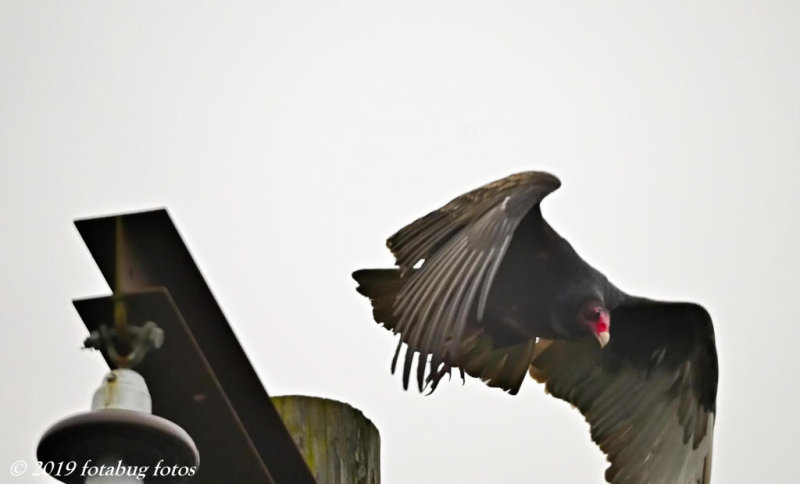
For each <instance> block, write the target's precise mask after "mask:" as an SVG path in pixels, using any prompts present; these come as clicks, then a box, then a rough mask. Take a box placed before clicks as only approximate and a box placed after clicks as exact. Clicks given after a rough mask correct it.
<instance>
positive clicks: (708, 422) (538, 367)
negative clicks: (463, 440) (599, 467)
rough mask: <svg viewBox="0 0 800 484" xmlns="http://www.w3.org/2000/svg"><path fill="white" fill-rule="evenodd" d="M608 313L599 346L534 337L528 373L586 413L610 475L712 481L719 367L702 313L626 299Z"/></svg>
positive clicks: (619, 479) (686, 483) (631, 479)
mask: <svg viewBox="0 0 800 484" xmlns="http://www.w3.org/2000/svg"><path fill="white" fill-rule="evenodd" d="M611 320H612V326H611V334H612V337H611V342H610V343H609V344H608V345H607V346H606V347H605V348H604V349H600V347H599V346H598V345H597V342H596V341H595V340H594V339H593V338H589V339H584V340H579V341H563V340H559V341H539V342H537V348H536V350H535V356H534V360H533V364H532V366H531V371H530V373H531V376H533V377H534V378H535V379H536V380H538V381H539V382H542V383H546V389H547V391H548V392H549V393H551V394H552V395H553V396H555V397H558V398H560V399H563V400H566V401H568V402H569V403H571V404H573V405H574V406H575V407H577V408H578V409H579V410H580V411H581V413H582V414H583V415H584V416H585V417H586V420H587V421H588V422H589V424H590V426H591V434H592V440H594V441H595V442H596V443H597V444H598V445H599V446H600V448H601V449H602V450H603V452H605V453H606V454H607V455H608V459H609V461H610V462H611V466H610V467H609V468H608V470H607V471H606V479H607V480H608V481H609V482H611V483H613V484H623V483H624V484H628V483H630V484H634V483H644V482H647V483H654V484H659V483H663V484H673V483H675V484H698V483H700V484H706V483H708V482H709V475H710V471H711V442H712V435H713V427H714V415H715V412H716V404H715V401H716V390H717V372H718V368H717V357H716V350H715V345H714V331H713V328H712V325H711V319H710V317H709V316H708V313H706V311H705V310H704V309H703V308H702V307H700V306H697V305H694V304H685V303H657V302H652V301H647V300H643V299H631V300H629V301H628V303H627V304H623V305H621V306H619V307H617V308H616V309H614V310H613V311H612V313H611Z"/></svg>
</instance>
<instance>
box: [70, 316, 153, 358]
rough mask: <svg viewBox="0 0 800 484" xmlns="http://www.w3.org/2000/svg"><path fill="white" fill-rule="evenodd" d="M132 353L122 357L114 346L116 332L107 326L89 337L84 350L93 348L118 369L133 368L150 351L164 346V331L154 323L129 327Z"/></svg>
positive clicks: (103, 326) (148, 322) (93, 332)
mask: <svg viewBox="0 0 800 484" xmlns="http://www.w3.org/2000/svg"><path fill="white" fill-rule="evenodd" d="M127 332H128V334H129V335H130V347H131V351H130V352H129V353H127V354H124V355H120V354H119V352H118V351H117V347H116V345H115V344H114V341H115V338H116V337H117V334H116V330H115V329H114V328H109V327H108V326H106V325H105V324H101V325H100V327H99V328H98V329H96V330H94V331H92V333H91V334H90V335H89V337H88V338H86V340H85V341H84V342H83V347H84V348H93V349H97V350H100V351H102V352H104V353H105V354H106V356H107V357H108V359H109V360H111V361H113V362H114V364H115V365H116V366H117V368H133V367H134V366H136V365H138V364H139V363H141V361H142V360H143V359H144V357H145V356H146V355H147V353H148V352H149V351H150V350H154V349H158V348H160V347H161V345H162V344H164V330H163V329H161V328H159V327H158V325H157V324H156V323H154V322H153V321H147V322H146V323H144V326H141V327H139V326H128V327H127Z"/></svg>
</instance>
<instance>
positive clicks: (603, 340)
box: [594, 331, 611, 348]
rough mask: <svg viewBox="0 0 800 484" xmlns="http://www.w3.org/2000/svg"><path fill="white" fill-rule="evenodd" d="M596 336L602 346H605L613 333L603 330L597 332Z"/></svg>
mask: <svg viewBox="0 0 800 484" xmlns="http://www.w3.org/2000/svg"><path fill="white" fill-rule="evenodd" d="M594 336H595V337H596V338H597V341H598V342H600V347H601V348H604V347H605V346H606V345H607V344H608V342H609V340H611V334H609V332H608V331H602V332H600V333H595V334H594Z"/></svg>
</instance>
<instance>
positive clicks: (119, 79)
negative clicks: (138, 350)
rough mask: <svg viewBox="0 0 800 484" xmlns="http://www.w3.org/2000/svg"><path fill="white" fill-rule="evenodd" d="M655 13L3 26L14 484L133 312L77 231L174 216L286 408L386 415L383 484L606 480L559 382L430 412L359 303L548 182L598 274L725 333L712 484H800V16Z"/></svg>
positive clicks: (69, 8) (33, 16) (6, 427)
mask: <svg viewBox="0 0 800 484" xmlns="http://www.w3.org/2000/svg"><path fill="white" fill-rule="evenodd" d="M644 3H651V2H640V1H628V2H585V3H580V2H569V1H558V2H539V1H509V2H499V1H496V2H477V1H458V2H456V1H454V2H437V1H425V2H409V1H404V2H393V3H383V2H377V1H338V2H335V1H316V2H308V1H291V2H282V3H280V4H278V3H276V2H266V1H263V2H232V1H226V2H208V1H196V0H193V1H170V2H162V1H159V2H151V1H136V2H108V1H92V2H88V1H80V2H78V1H73V2H60V1H10V0H0V166H2V178H0V223H2V227H3V229H2V238H0V302H1V303H2V304H0V321H2V324H3V326H2V327H3V329H4V334H3V337H2V338H0V352H2V358H3V365H2V370H0V372H2V373H0V374H1V375H2V383H3V385H4V386H5V388H4V390H3V394H4V395H5V396H4V397H3V399H2V403H0V405H1V407H0V408H2V413H3V417H2V418H0V435H2V439H0V476H2V475H5V474H4V473H5V472H8V470H7V469H8V466H10V465H11V463H12V462H14V461H16V460H19V459H25V460H28V461H33V460H34V453H35V447H36V443H37V441H38V439H39V437H40V435H41V433H42V432H43V431H44V430H45V429H46V428H47V427H48V426H49V425H50V424H52V423H54V422H55V421H56V420H58V419H60V418H62V417H64V416H66V415H68V414H71V413H74V412H78V411H82V410H85V409H87V408H88V407H89V403H90V398H91V394H92V392H93V391H94V389H95V388H96V386H97V385H98V383H99V381H100V379H101V377H102V375H103V372H104V371H105V367H104V364H103V363H102V361H101V359H100V357H99V355H98V354H96V353H95V354H93V353H90V352H86V351H79V350H78V347H79V346H80V344H81V342H82V340H83V338H84V337H85V329H84V327H83V324H82V323H81V321H80V319H79V318H78V316H77V314H76V312H75V311H74V310H73V308H72V305H71V300H72V299H74V298H83V297H88V296H98V295H106V294H108V293H109V288H108V287H107V286H106V285H105V283H104V281H103V279H102V277H101V275H100V272H99V271H98V269H97V268H96V266H95V264H94V262H93V260H92V259H91V257H90V255H89V253H88V251H87V250H86V248H85V247H84V245H83V243H82V241H81V240H80V238H79V236H78V234H77V231H76V230H75V229H74V227H73V225H72V221H73V220H74V219H76V218H83V217H88V216H102V215H109V214H114V213H118V212H121V211H136V210H145V209H151V208H157V207H167V208H168V209H169V211H170V213H171V215H172V217H173V220H174V221H175V223H176V224H177V225H178V228H179V230H180V231H181V233H182V234H183V236H184V239H185V241H186V243H187V245H188V246H189V249H190V250H191V252H192V254H193V255H194V258H195V260H196V261H197V263H198V265H199V266H200V268H201V270H202V271H203V274H204V275H205V277H206V280H207V281H208V283H209V285H210V286H211V288H212V290H213V292H214V294H215V295H216V297H217V299H218V301H219V303H220V305H221V306H222V308H223V310H224V311H225V313H226V315H227V316H228V319H229V321H230V323H231V325H232V326H233V329H234V331H235V332H236V334H237V335H238V337H239V338H240V341H241V343H242V345H243V346H244V348H245V350H246V351H247V353H248V355H249V357H250V359H251V361H252V363H253V365H254V366H255V367H256V369H257V371H258V373H259V374H260V376H261V378H262V381H263V382H264V385H265V386H266V388H267V390H268V391H269V392H270V394H273V395H278V394H291V393H300V394H306V395H315V396H324V397H329V398H334V399H339V400H343V401H346V402H349V403H350V404H352V405H353V406H355V407H357V408H359V409H361V410H362V411H363V412H364V413H365V414H366V415H367V416H368V417H369V418H370V419H371V420H372V421H373V422H374V423H375V424H376V425H377V427H378V429H379V430H380V433H381V440H382V448H381V453H382V475H383V482H384V484H400V483H410V482H422V483H444V482H454V483H486V482H509V483H523V482H534V481H535V482H544V483H548V482H553V483H555V482H558V483H567V484H569V483H580V484H584V483H587V482H601V481H602V473H603V470H604V468H605V467H606V463H605V459H604V457H603V455H602V454H601V453H600V451H599V450H598V449H597V447H596V446H595V445H594V444H593V443H592V442H591V441H590V439H589V431H588V425H587V424H586V423H585V422H584V420H583V418H582V417H581V416H580V415H579V413H578V412H577V411H576V410H573V409H571V408H570V406H569V405H568V404H566V403H564V402H562V401H559V400H556V399H554V398H552V397H549V396H546V395H545V394H544V392H543V388H542V386H540V385H538V384H536V383H535V382H534V381H533V380H528V381H526V382H525V383H524V384H523V387H522V390H521V391H520V393H519V394H518V395H516V396H513V397H512V396H509V395H506V394H504V393H503V392H502V391H499V390H497V389H490V388H488V387H486V386H485V385H483V384H481V383H480V382H478V381H476V380H468V381H467V383H466V385H465V386H462V385H461V384H460V382H457V381H456V380H453V382H451V383H449V384H443V385H442V386H441V387H440V388H439V390H437V392H436V393H435V394H434V395H433V396H430V397H424V396H421V395H418V394H416V393H414V392H411V391H409V392H404V391H403V390H402V385H401V382H400V378H399V377H393V376H392V375H390V373H389V363H390V361H391V357H392V354H393V351H394V346H395V343H396V340H395V337H393V336H392V335H391V334H390V333H389V332H388V331H386V330H385V329H383V328H381V327H379V326H378V325H377V324H375V323H374V322H373V321H372V317H371V311H370V308H369V303H368V301H367V300H366V299H364V298H363V297H361V296H360V295H358V294H357V293H356V292H355V290H354V287H355V283H354V281H352V280H351V278H350V273H351V272H352V271H353V270H355V269H358V268H362V267H382V266H390V265H391V263H392V259H391V257H390V254H389V252H388V250H387V249H386V248H385V246H384V241H385V239H386V238H387V237H388V236H389V235H391V234H392V233H393V232H394V231H395V230H397V229H399V228H400V227H402V226H403V225H405V224H406V223H408V222H411V221H412V220H414V219H415V218H417V217H419V216H421V215H424V214H425V213H427V212H428V211H430V210H432V209H434V208H437V207H438V206H440V205H441V204H443V203H445V202H447V201H448V200H450V199H451V198H452V197H454V196H456V195H459V194H461V193H463V192H464V191H467V190H469V189H471V188H474V187H476V186H478V185H481V184H483V183H485V182H488V181H491V180H493V179H496V178H500V177H502V176H505V175H508V174H510V173H513V172H517V171H521V170H527V169H539V170H547V171H550V172H552V173H554V174H555V175H557V176H558V177H559V178H561V180H562V182H563V186H562V188H561V189H560V190H558V191H557V192H555V193H554V194H553V195H551V196H550V197H548V199H547V200H546V201H545V202H544V204H543V211H544V214H545V217H546V218H547V219H548V220H549V222H550V223H551V224H552V225H553V226H554V227H555V228H556V230H558V231H559V232H560V233H561V234H562V235H563V236H564V237H565V238H567V239H568V240H569V241H570V242H571V243H572V244H573V246H574V247H575V248H576V250H577V251H578V252H579V253H580V254H581V255H582V256H583V257H584V258H585V259H586V260H587V261H588V262H590V263H591V264H592V265H594V266H595V267H597V268H598V269H599V270H601V271H602V272H604V273H605V274H606V275H607V276H608V277H609V279H610V280H611V281H612V282H614V283H615V284H617V285H618V286H619V287H620V288H622V289H624V290H626V291H627V292H629V293H633V294H638V295H644V296H649V297H653V298H663V299H674V300H688V301H694V302H698V303H700V304H702V305H704V306H705V307H706V308H707V309H708V310H709V312H710V313H711V315H712V317H713V319H714V321H715V327H716V331H717V343H718V350H719V357H720V371H721V379H720V387H719V400H718V409H719V410H718V417H717V421H716V423H717V426H716V434H715V442H714V472H713V475H714V478H715V482H718V483H753V482H788V480H789V476H796V475H797V473H798V472H799V471H800V468H799V467H800V459H798V457H797V455H798V450H800V446H798V443H797V438H798V431H800V421H799V420H798V418H797V409H798V408H800V398H799V396H800V393H798V390H797V375H796V373H797V371H798V370H799V369H800V364H799V363H800V352H798V350H797V347H798V336H800V330H799V329H798V328H800V321H798V318H799V317H800V312H799V311H798V308H797V300H798V282H797V275H798V274H799V273H800V257H799V256H798V247H800V224H799V221H800V196H798V193H797V187H798V181H800V177H799V176H798V175H799V174H800V172H799V171H798V161H800V61H799V59H800V7H798V4H797V2H792V1H787V2H776V1H759V2H736V1H734V2H722V1H718V2H661V3H664V4H668V6H664V5H662V6H658V7H654V6H647V7H645V6H644ZM652 3H655V2H652ZM0 480H4V479H2V478H0ZM48 481H49V479H45V478H38V479H37V478H33V477H29V476H28V477H23V478H19V479H18V480H16V481H15V482H20V483H26V482H37V483H38V482H48Z"/></svg>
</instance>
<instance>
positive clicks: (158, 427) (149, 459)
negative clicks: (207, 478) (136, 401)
mask: <svg viewBox="0 0 800 484" xmlns="http://www.w3.org/2000/svg"><path fill="white" fill-rule="evenodd" d="M36 456H37V458H38V460H39V461H42V462H48V461H53V462H70V461H74V462H76V463H77V465H78V468H79V469H80V468H81V466H83V464H84V463H86V462H87V461H90V460H91V461H92V462H94V463H97V462H98V461H99V460H101V459H103V458H104V457H107V456H114V458H115V459H121V460H122V462H123V463H124V464H125V465H126V466H148V468H149V469H153V468H154V467H155V466H156V464H158V463H159V462H160V467H172V466H176V465H177V466H178V467H193V466H194V467H196V466H198V465H199V464H200V454H199V453H198V451H197V447H196V446H195V444H194V441H193V440H192V438H191V437H190V436H189V434H187V433H186V431H185V430H183V429H182V428H181V427H179V426H178V425H176V424H174V423H172V422H170V421H169V420H166V419H164V418H161V417H158V416H155V415H150V414H147V413H143V412H137V411H132V410H118V409H108V410H93V411H91V412H84V413H80V414H77V415H73V416H71V417H67V418H65V419H63V420H61V421H59V422H57V423H56V424H55V425H53V426H52V427H50V428H49V429H48V430H47V432H45V434H44V436H42V439H41V440H40V441H39V447H38V448H37V450H36ZM90 465H92V464H90ZM77 474H79V473H77ZM54 477H56V478H58V479H60V480H61V481H62V482H67V483H72V482H76V483H77V482H83V481H82V479H83V477H81V476H80V475H75V473H74V474H73V475H71V476H67V477H58V476H54Z"/></svg>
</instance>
